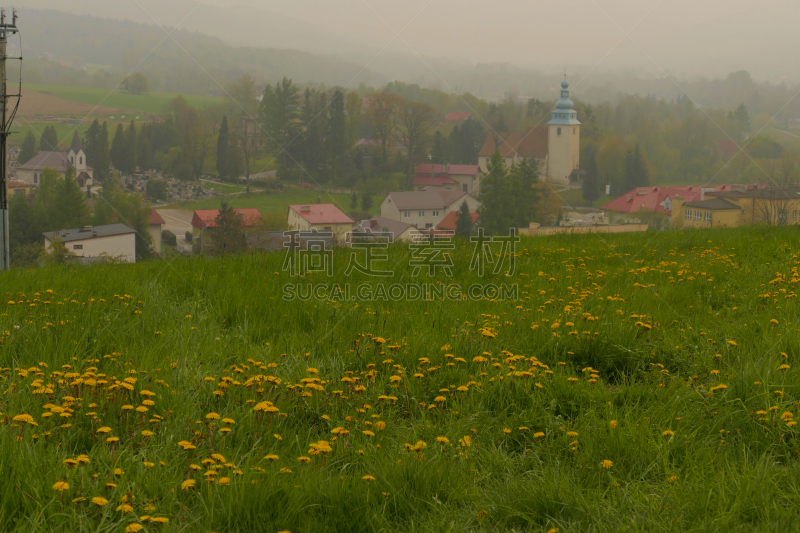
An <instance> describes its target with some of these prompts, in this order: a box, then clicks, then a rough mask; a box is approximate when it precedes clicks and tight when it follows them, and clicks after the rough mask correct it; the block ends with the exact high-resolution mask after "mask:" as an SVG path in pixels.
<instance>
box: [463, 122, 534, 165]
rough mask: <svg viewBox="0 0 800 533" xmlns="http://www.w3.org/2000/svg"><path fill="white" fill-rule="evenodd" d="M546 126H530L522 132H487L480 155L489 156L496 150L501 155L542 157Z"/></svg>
mask: <svg viewBox="0 0 800 533" xmlns="http://www.w3.org/2000/svg"><path fill="white" fill-rule="evenodd" d="M547 132H548V128H547V126H531V127H530V128H528V129H527V130H525V132H524V133H498V134H496V136H495V134H494V133H488V134H487V135H486V141H485V142H484V143H483V147H482V148H481V151H480V152H479V153H478V155H479V156H481V157H491V156H492V155H493V154H494V153H495V151H496V150H499V151H500V155H501V156H503V157H514V156H516V155H519V156H520V157H527V158H529V159H544V158H545V157H547V136H548V133H547Z"/></svg>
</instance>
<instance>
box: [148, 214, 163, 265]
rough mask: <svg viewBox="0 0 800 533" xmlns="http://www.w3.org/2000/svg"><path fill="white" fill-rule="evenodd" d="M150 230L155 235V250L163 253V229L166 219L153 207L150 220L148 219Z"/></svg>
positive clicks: (159, 253)
mask: <svg viewBox="0 0 800 533" xmlns="http://www.w3.org/2000/svg"><path fill="white" fill-rule="evenodd" d="M148 222H149V223H148V230H149V231H150V235H151V236H152V237H153V251H155V253H157V254H158V255H161V230H162V229H163V228H164V224H166V222H164V219H163V218H161V215H159V214H158V211H156V210H155V209H153V208H150V220H149V221H148Z"/></svg>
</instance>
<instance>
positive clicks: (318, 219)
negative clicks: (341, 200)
mask: <svg viewBox="0 0 800 533" xmlns="http://www.w3.org/2000/svg"><path fill="white" fill-rule="evenodd" d="M289 209H292V210H294V211H295V212H296V213H297V214H298V215H300V216H301V217H303V218H304V219H306V220H307V221H308V222H309V224H353V219H352V218H350V217H349V216H347V215H345V214H344V213H343V212H342V211H341V210H340V209H339V208H338V207H336V206H335V205H333V204H307V205H290V206H289Z"/></svg>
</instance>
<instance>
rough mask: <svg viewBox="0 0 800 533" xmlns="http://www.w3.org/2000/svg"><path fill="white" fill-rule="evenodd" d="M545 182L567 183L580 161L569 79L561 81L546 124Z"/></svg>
mask: <svg viewBox="0 0 800 533" xmlns="http://www.w3.org/2000/svg"><path fill="white" fill-rule="evenodd" d="M547 127H548V132H547V181H550V182H553V183H561V184H565V185H566V184H569V182H570V174H572V172H573V171H574V170H576V169H578V166H579V164H580V150H581V123H580V122H579V121H578V113H577V112H576V111H575V104H573V103H572V100H570V99H569V82H567V80H564V81H562V82H561V100H559V101H558V103H557V104H556V108H555V110H554V111H553V117H552V118H551V119H550V122H548V123H547Z"/></svg>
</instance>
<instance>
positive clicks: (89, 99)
mask: <svg viewBox="0 0 800 533" xmlns="http://www.w3.org/2000/svg"><path fill="white" fill-rule="evenodd" d="M25 90H28V91H48V92H51V93H53V94H54V95H55V96H58V97H59V98H63V99H65V100H71V101H73V102H82V103H84V104H91V105H98V104H99V105H103V106H108V107H118V108H120V109H129V110H132V111H142V112H145V113H153V114H156V115H160V114H161V113H162V112H163V110H164V106H165V105H166V104H168V103H169V102H170V101H171V100H172V99H173V98H175V97H176V96H178V94H176V93H159V92H152V93H150V94H144V95H134V94H127V93H124V92H121V91H119V90H117V91H115V92H113V93H111V94H109V91H108V90H107V89H94V88H90V87H68V86H64V85H40V84H33V83H28V84H24V86H23V91H25ZM183 96H184V98H186V101H187V102H188V103H189V105H191V106H194V107H197V108H201V107H203V106H206V105H211V104H217V103H221V102H222V101H223V100H224V99H223V98H222V97H219V96H197V95H183ZM117 118H118V117H117ZM131 118H132V117H131Z"/></svg>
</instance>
